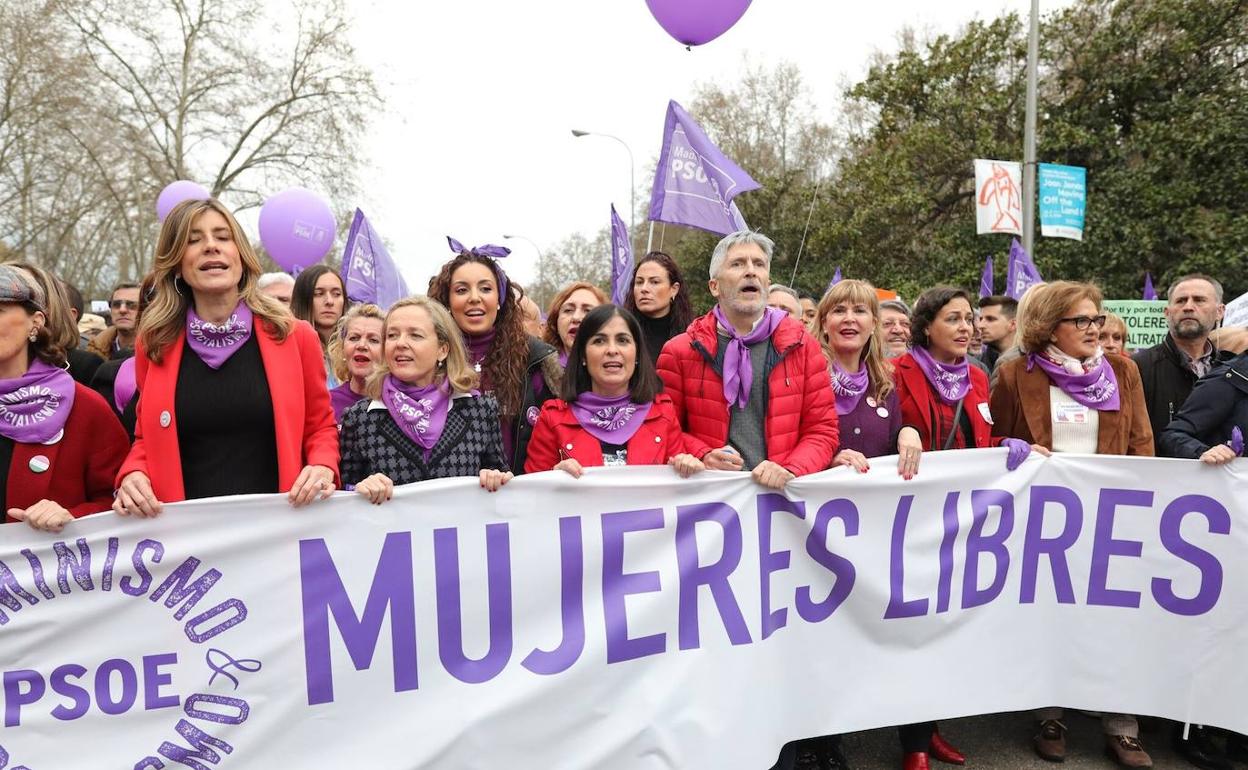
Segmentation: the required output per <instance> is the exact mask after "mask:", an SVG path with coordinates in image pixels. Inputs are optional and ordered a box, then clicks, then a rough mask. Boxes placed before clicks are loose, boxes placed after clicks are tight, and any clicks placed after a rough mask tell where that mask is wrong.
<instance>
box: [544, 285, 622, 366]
mask: <svg viewBox="0 0 1248 770" xmlns="http://www.w3.org/2000/svg"><path fill="white" fill-rule="evenodd" d="M607 302H608V298H607V295H606V294H605V293H603V291H602V289H599V288H598V287H597V286H595V285H593V284H592V283H589V282H588V281H575V282H573V283H570V284H568V285H567V286H564V287H563V288H562V289H561V290H560V291H559V293H558V294H556V295H555V298H554V299H553V300H551V301H550V308H549V309H548V310H547V312H546V326H545V328H544V329H543V330H542V341H543V342H545V343H546V344H547V345H554V346H555V350H558V351H559V365H560V366H563V367H567V365H568V353H570V352H571V351H572V345H573V344H574V343H575V342H576V332H577V330H578V329H580V328H581V322H582V321H584V320H585V316H587V315H589V311H591V310H593V309H594V308H596V307H598V306H599V305H605V304H607Z"/></svg>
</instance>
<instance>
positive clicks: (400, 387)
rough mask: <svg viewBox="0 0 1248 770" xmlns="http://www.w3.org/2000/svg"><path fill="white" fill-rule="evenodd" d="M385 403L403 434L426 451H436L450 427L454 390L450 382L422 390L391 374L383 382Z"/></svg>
mask: <svg viewBox="0 0 1248 770" xmlns="http://www.w3.org/2000/svg"><path fill="white" fill-rule="evenodd" d="M381 403H382V404H384V405H385V407H386V410H387V411H389V412H390V416H391V417H392V418H393V419H394V422H395V424H397V425H398V426H399V430H401V431H403V435H405V436H407V437H408V438H410V439H411V440H412V441H414V442H415V443H416V444H418V445H420V447H421V448H422V449H433V445H434V444H436V443H438V439H439V438H441V437H442V429H443V428H444V427H446V414H447V412H449V411H450V408H451V390H450V387H449V386H448V385H447V384H446V380H442V381H441V382H434V383H431V384H429V385H426V386H424V387H423V388H422V387H418V386H416V385H408V384H407V383H405V382H402V381H401V380H399V379H398V378H396V377H395V376H394V375H393V374H387V375H386V378H385V379H384V380H383V381H382V383H381Z"/></svg>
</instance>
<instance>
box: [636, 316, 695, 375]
mask: <svg viewBox="0 0 1248 770" xmlns="http://www.w3.org/2000/svg"><path fill="white" fill-rule="evenodd" d="M636 315H637V323H639V324H641V336H642V337H644V338H645V340H646V352H648V353H649V354H650V360H651V362H653V363H658V361H659V351H661V350H663V345H665V344H666V343H667V341H668V340H670V339H671V338H672V337H675V336H676V335H677V334H680V333H681V332H683V331H684V329H672V312H671V311H670V310H669V311H668V312H667V315H665V316H663V317H661V318H651V317H650V316H648V315H646V314H644V313H642V312H638V313H636Z"/></svg>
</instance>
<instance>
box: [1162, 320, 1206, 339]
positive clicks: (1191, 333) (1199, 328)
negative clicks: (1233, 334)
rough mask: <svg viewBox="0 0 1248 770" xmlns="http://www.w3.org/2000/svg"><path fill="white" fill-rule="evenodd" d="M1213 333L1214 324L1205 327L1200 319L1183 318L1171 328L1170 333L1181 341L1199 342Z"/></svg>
mask: <svg viewBox="0 0 1248 770" xmlns="http://www.w3.org/2000/svg"><path fill="white" fill-rule="evenodd" d="M1211 331H1213V326H1212V324H1211V325H1209V326H1205V324H1204V323H1202V322H1201V321H1200V319H1198V318H1182V319H1179V322H1178V323H1176V324H1175V325H1174V326H1172V327H1170V332H1171V333H1172V334H1174V336H1175V337H1178V338H1179V339H1181V340H1198V339H1200V338H1201V337H1207V336H1209V332H1211Z"/></svg>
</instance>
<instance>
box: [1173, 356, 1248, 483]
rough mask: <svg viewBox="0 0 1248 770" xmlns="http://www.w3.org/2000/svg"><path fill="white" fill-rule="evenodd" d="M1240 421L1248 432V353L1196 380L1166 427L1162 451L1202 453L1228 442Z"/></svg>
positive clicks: (1192, 455)
mask: <svg viewBox="0 0 1248 770" xmlns="http://www.w3.org/2000/svg"><path fill="white" fill-rule="evenodd" d="M1236 425H1238V426H1239V429H1240V431H1241V432H1243V433H1244V434H1245V435H1246V436H1248V353H1245V354H1242V355H1239V356H1236V357H1235V358H1232V359H1231V360H1229V361H1227V362H1225V363H1223V364H1221V365H1220V366H1218V367H1217V368H1215V369H1214V370H1213V371H1211V372H1209V374H1208V375H1207V376H1205V377H1202V378H1201V379H1200V381H1199V382H1197V383H1196V387H1195V388H1194V389H1193V390H1192V393H1191V395H1190V396H1188V397H1187V401H1186V402H1184V404H1183V408H1182V409H1180V410H1179V413H1178V415H1176V416H1175V418H1174V420H1173V421H1172V422H1171V423H1170V424H1169V425H1168V426H1166V429H1165V430H1164V431H1162V434H1161V438H1160V439H1159V441H1158V445H1159V447H1160V449H1161V452H1160V454H1163V455H1165V456H1167V457H1186V458H1192V459H1194V458H1197V457H1200V456H1201V455H1202V454H1204V453H1205V452H1206V451H1207V450H1208V449H1209V448H1210V447H1211V446H1213V445H1215V444H1224V443H1226V442H1227V441H1228V440H1229V439H1230V438H1231V428H1233V427H1235V426H1236Z"/></svg>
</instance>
